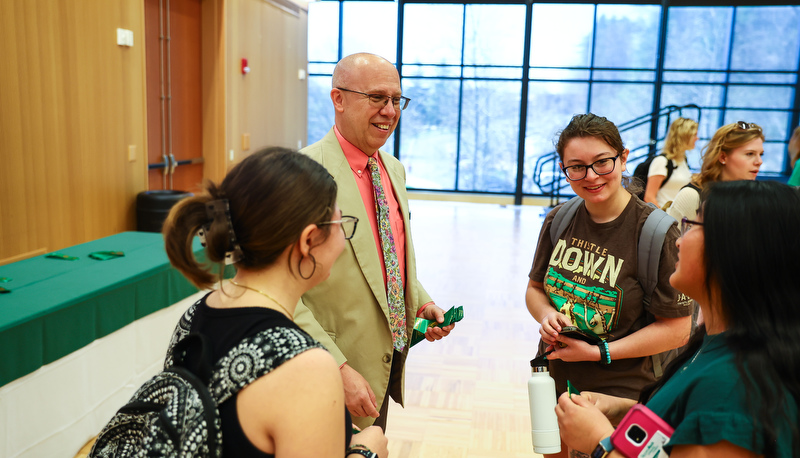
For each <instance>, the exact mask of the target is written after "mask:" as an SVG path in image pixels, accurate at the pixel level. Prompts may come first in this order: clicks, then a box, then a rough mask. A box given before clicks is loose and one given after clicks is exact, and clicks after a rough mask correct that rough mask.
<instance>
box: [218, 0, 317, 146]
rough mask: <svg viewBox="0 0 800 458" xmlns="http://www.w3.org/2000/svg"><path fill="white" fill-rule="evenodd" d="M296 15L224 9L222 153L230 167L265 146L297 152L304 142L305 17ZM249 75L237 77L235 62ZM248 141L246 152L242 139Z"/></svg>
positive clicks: (247, 4) (255, 5) (247, 3)
mask: <svg viewBox="0 0 800 458" xmlns="http://www.w3.org/2000/svg"><path fill="white" fill-rule="evenodd" d="M295 3H296V4H297V5H299V7H298V8H297V14H292V13H290V12H288V11H287V10H285V9H283V8H281V7H279V6H276V5H275V4H272V3H268V2H266V1H264V0H242V1H239V2H235V6H234V4H233V2H229V6H228V24H229V27H228V47H227V49H228V59H227V62H228V75H229V76H228V78H229V80H228V130H227V132H228V148H229V149H230V150H233V151H234V153H235V157H236V159H235V161H238V160H240V159H242V158H243V157H244V156H245V155H247V154H250V153H252V152H254V151H258V150H259V149H261V148H264V147H267V146H283V147H287V148H292V149H298V147H299V146H300V145H301V144H302V145H305V143H306V137H307V129H306V123H307V118H308V115H307V105H308V102H307V100H308V84H307V80H306V79H302V80H301V79H299V78H298V70H302V71H304V72H307V68H308V57H307V45H306V43H307V38H306V35H307V32H308V13H307V6H306V3H305V2H295ZM242 58H247V59H248V64H249V66H250V68H251V71H250V73H249V74H247V75H242V73H241V59H242ZM243 134H249V135H250V149H249V150H246V151H245V150H244V149H243V148H242V135H243Z"/></svg>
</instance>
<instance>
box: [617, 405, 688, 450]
mask: <svg viewBox="0 0 800 458" xmlns="http://www.w3.org/2000/svg"><path fill="white" fill-rule="evenodd" d="M674 431H675V430H674V429H673V428H672V427H671V426H670V425H669V424H667V422H665V421H664V420H662V419H661V417H659V416H658V415H656V414H655V413H653V411H652V410H650V409H648V408H647V407H646V406H644V405H643V404H636V405H634V406H633V407H632V408H631V410H629V411H628V413H627V414H626V415H625V417H624V418H623V419H622V421H621V422H620V423H619V426H617V429H616V430H614V433H613V434H612V435H611V444H612V445H614V450H617V451H619V452H620V453H621V454H623V455H624V456H625V457H626V458H661V457H667V456H668V455H667V453H666V452H665V451H664V444H665V443H667V441H668V440H669V438H670V437H671V436H672V433H673V432H674Z"/></svg>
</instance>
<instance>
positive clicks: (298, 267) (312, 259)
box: [297, 253, 317, 280]
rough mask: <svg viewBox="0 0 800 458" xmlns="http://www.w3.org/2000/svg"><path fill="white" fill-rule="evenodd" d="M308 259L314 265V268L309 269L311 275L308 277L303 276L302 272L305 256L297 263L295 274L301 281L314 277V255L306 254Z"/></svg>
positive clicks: (315, 262)
mask: <svg viewBox="0 0 800 458" xmlns="http://www.w3.org/2000/svg"><path fill="white" fill-rule="evenodd" d="M308 257H309V258H311V262H313V263H314V268H313V269H311V273H310V274H308V277H305V276H303V270H302V267H303V259H305V256H304V257H303V258H301V259H300V261H298V262H297V273H298V274H300V278H302V279H303V280H308V279H309V278H311V277H313V276H314V272H316V271H317V260H316V259H315V258H314V255H313V254H311V253H308Z"/></svg>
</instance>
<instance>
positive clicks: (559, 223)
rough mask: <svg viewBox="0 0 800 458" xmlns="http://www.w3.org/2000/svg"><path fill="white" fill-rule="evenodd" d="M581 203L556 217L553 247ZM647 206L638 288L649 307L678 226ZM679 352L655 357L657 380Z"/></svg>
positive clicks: (568, 204) (578, 200) (570, 204)
mask: <svg viewBox="0 0 800 458" xmlns="http://www.w3.org/2000/svg"><path fill="white" fill-rule="evenodd" d="M581 203H583V199H582V198H580V197H578V196H575V197H573V198H572V199H570V200H568V201H567V202H566V203H565V204H564V205H563V206H562V207H561V208H560V209H559V210H558V212H557V213H556V214H555V216H554V217H553V222H552V224H551V226H550V240H551V242H552V244H553V246H555V245H556V243H557V242H558V238H559V237H561V234H563V233H564V231H565V230H566V229H567V226H568V225H569V223H570V222H571V221H572V219H573V218H574V217H575V212H577V211H578V208H580V205H581ZM648 205H650V206H652V207H653V212H652V213H650V214H649V215H648V216H647V220H645V223H644V226H642V233H641V234H640V235H639V245H638V266H639V268H638V272H637V278H638V280H639V284H640V285H642V290H644V299H643V301H644V305H645V306H647V305H649V304H650V298H651V297H652V295H653V291H655V289H656V285H657V284H658V266H659V264H660V262H661V248H662V247H663V246H664V239H665V238H666V236H667V231H669V228H670V227H671V226H672V225H673V224H674V223H675V219H674V218H673V217H671V216H669V215H668V214H667V213H666V212H664V211H663V210H660V209H658V208H656V206H655V205H653V204H648ZM653 319H655V318H653ZM678 352H679V351H678V349H673V350H668V351H665V352H663V353H658V354H655V355H653V356H652V359H653V372H654V373H655V376H656V379H659V378H661V376H662V375H663V374H664V366H666V365H667V363H669V362H670V361H672V360H673V359H675V356H677V355H678Z"/></svg>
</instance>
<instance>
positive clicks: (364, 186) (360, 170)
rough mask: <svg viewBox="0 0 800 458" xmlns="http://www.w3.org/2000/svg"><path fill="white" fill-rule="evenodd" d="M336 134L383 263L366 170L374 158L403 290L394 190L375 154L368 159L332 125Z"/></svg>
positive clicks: (401, 234) (402, 247)
mask: <svg viewBox="0 0 800 458" xmlns="http://www.w3.org/2000/svg"><path fill="white" fill-rule="evenodd" d="M333 131H334V133H336V138H337V139H338V140H339V145H340V146H341V147H342V151H344V157H345V158H346V159H347V162H348V164H350V169H351V170H352V171H353V178H355V180H356V184H357V185H358V191H359V192H360V193H361V200H363V201H364V207H365V208H366V210H367V216H368V218H369V226H370V228H372V235H373V237H374V238H375V246H376V248H377V249H378V256H380V258H381V264H383V250H382V249H381V240H380V236H379V235H378V216H377V214H376V213H375V191H373V189H372V176H371V175H370V172H369V169H368V168H367V161H368V160H369V158H370V157H374V158H375V159H377V161H378V168H379V169H380V173H381V184H382V185H383V192H385V193H386V200H387V201H388V202H389V224H390V225H391V226H392V236H394V244H395V249H396V250H397V261H398V263H399V264H400V276H401V277H402V278H403V287H405V285H406V229H405V225H404V224H403V216H402V215H401V214H400V205H399V204H398V203H397V197H396V196H395V195H394V188H392V182H391V181H390V180H389V174H388V173H387V172H386V168H385V167H384V166H383V162H382V161H381V158H380V155H378V153H377V151H376V152H375V153H373V154H372V156H367V154H366V153H364V152H363V151H361V150H360V149H358V148H357V147H356V146H355V145H353V144H352V143H350V142H348V141H347V140H345V138H344V137H342V134H340V133H339V129H337V128H336V127H335V126H334V128H333ZM383 285H384V288H385V287H386V270H385V269H384V270H383Z"/></svg>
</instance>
